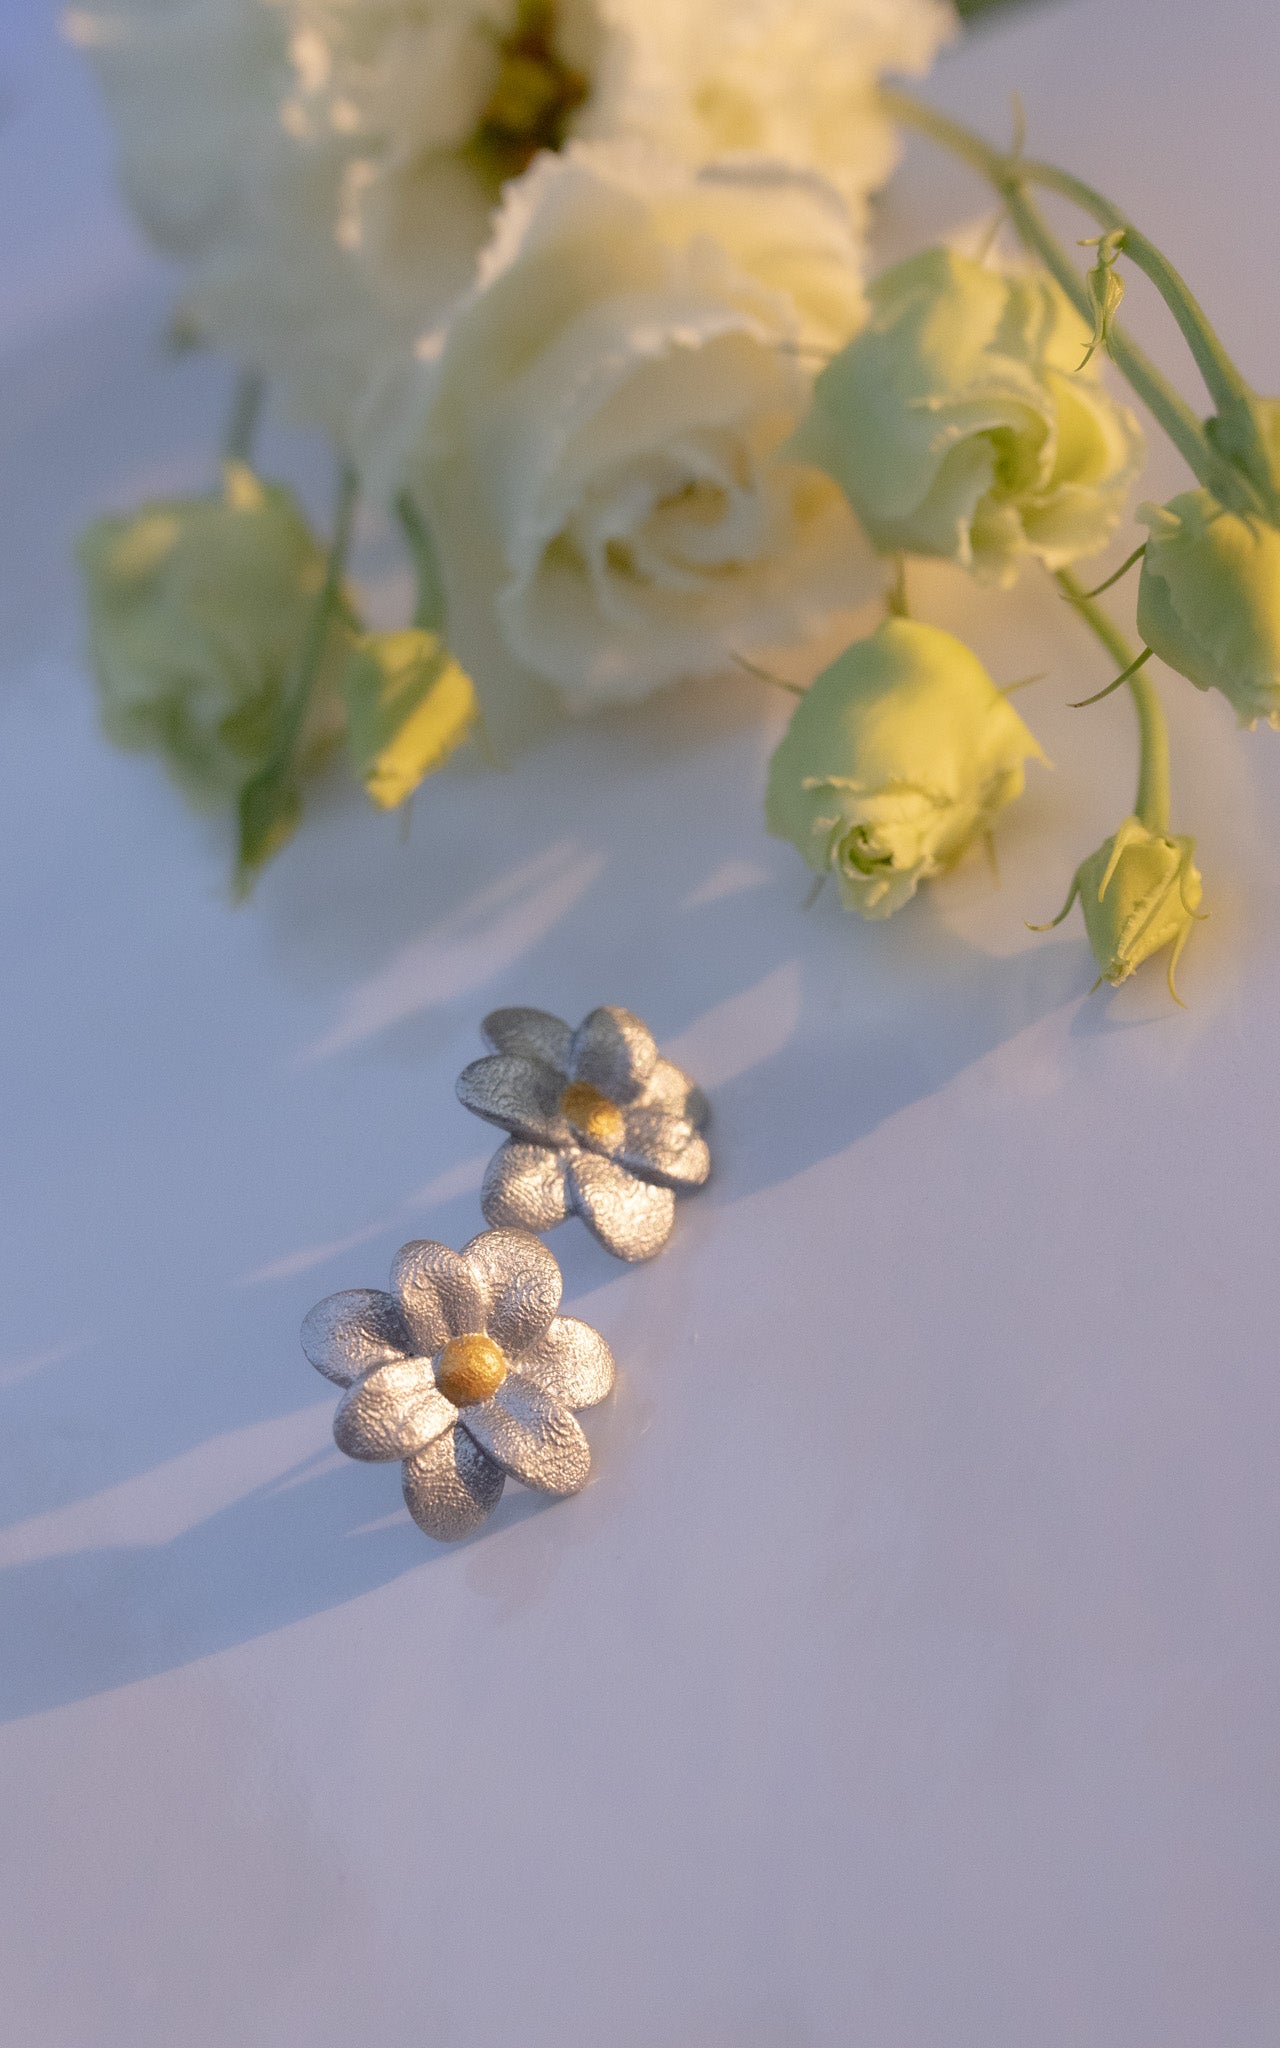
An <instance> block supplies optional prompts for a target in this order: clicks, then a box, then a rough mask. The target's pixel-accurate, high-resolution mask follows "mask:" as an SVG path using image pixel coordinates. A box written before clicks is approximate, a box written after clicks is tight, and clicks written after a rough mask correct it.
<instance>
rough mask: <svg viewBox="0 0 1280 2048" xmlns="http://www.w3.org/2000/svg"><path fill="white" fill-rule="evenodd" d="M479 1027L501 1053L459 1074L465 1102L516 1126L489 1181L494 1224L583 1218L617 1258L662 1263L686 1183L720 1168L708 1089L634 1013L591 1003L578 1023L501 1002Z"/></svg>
mask: <svg viewBox="0 0 1280 2048" xmlns="http://www.w3.org/2000/svg"><path fill="white" fill-rule="evenodd" d="M480 1029H481V1032H482V1034H483V1036H484V1037H485V1038H486V1039H487V1040H488V1043H489V1044H490V1045H491V1046H492V1047H493V1052H492V1053H491V1054H490V1055H488V1056H487V1057H486V1058H484V1059H479V1060H473V1061H472V1063H471V1065H470V1066H469V1067H467V1068H465V1069H464V1070H463V1072H462V1073H461V1074H460V1075H459V1077H458V1099H459V1101H460V1102H462V1103H464V1104H465V1105H466V1107H467V1108H468V1109H470V1110H473V1111H474V1112H475V1114H476V1115H477V1116H480V1117H484V1119H485V1120H486V1122H488V1123H491V1124H498V1125H499V1126H500V1127H501V1128H502V1129H503V1130H504V1131H509V1132H510V1134H511V1135H510V1137H509V1138H508V1140H507V1143H506V1144H505V1145H503V1146H502V1148H501V1150H500V1151H498V1152H496V1153H495V1154H494V1157H493V1159H492V1160H491V1161H490V1164H489V1169H488V1171H487V1173H486V1174H485V1177H484V1186H483V1188H482V1190H481V1194H480V1206H481V1208H482V1209H483V1211H484V1214H485V1218H486V1220H487V1221H488V1222H489V1223H492V1224H495V1225H499V1226H501V1225H511V1226H515V1227H517V1228H519V1229H521V1230H552V1229H554V1228H555V1226H556V1224H558V1223H563V1222H564V1220H565V1218H566V1217H567V1216H573V1215H576V1216H581V1218H582V1220H583V1222H584V1223H585V1224H586V1225H587V1227H588V1228H589V1229H590V1230H591V1231H593V1232H594V1234H595V1236H596V1237H597V1238H598V1239H599V1240H600V1243H601V1244H602V1245H603V1246H604V1247H605V1249H606V1251H610V1252H612V1253H613V1254H614V1255H615V1257H617V1258H620V1259H651V1258H652V1257H653V1256H654V1254H655V1252H660V1251H661V1250H662V1247H663V1245H664V1244H665V1243H666V1241H667V1239H668V1237H669V1236H670V1235H671V1225H672V1223H673V1221H674V1219H675V1196H676V1191H677V1190H681V1191H684V1190H689V1189H693V1188H699V1187H701V1186H702V1184H703V1182H704V1181H705V1180H706V1178H707V1176H708V1174H709V1173H710V1171H711V1155H710V1153H709V1152H708V1150H707V1142H706V1139H705V1138H704V1137H703V1135H702V1132H703V1128H704V1126H705V1125H706V1123H707V1120H708V1118H709V1116H710V1114H711V1112H710V1107H709V1105H708V1103H707V1099H706V1097H705V1095H704V1094H703V1093H702V1090H701V1089H700V1088H698V1087H697V1086H695V1084H694V1083H693V1082H692V1081H691V1080H690V1079H689V1077H688V1075H687V1074H682V1073H681V1071H680V1069H679V1067H675V1066H672V1064H671V1062H670V1060H664V1059H662V1058H661V1057H660V1055H659V1053H658V1048H657V1046H656V1044H655V1043H654V1039H653V1034H652V1032H651V1031H650V1030H649V1028H648V1026H647V1025H645V1024H643V1023H642V1022H641V1021H640V1019H639V1017H635V1016H633V1015H632V1013H631V1011H630V1010H619V1009H614V1008H611V1007H606V1008H604V1009H599V1010H592V1012H591V1014H590V1016H589V1017H585V1018H584V1019H583V1021H582V1023H581V1024H579V1026H578V1028H577V1030H576V1031H573V1030H571V1029H570V1027H569V1026H568V1025H567V1024H565V1023H563V1022H562V1021H561V1019H560V1018H559V1017H552V1016H551V1015H549V1014H548V1012H547V1011H546V1010H525V1009H512V1010H494V1011H492V1012H491V1013H490V1015H489V1016H487V1017H486V1018H485V1020H484V1022H483V1024H482V1025H481V1027H480Z"/></svg>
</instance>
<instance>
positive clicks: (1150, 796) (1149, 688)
mask: <svg viewBox="0 0 1280 2048" xmlns="http://www.w3.org/2000/svg"><path fill="white" fill-rule="evenodd" d="M1053 580H1054V582H1055V583H1056V584H1057V586H1058V588H1059V590H1060V591H1061V592H1062V595H1063V596H1064V597H1065V598H1066V600H1067V603H1068V604H1069V605H1071V607H1072V609H1073V610H1074V611H1076V612H1077V613H1078V614H1079V616H1080V617H1081V618H1082V619H1083V620H1084V623H1085V625H1086V626H1088V628H1089V630H1090V632H1091V633H1092V634H1093V635H1094V637H1095V639H1097V640H1099V641H1101V643H1102V645H1103V646H1104V647H1105V648H1106V650H1107V653H1108V654H1109V655H1110V656H1111V658H1112V660H1113V661H1117V662H1118V663H1119V664H1120V667H1121V668H1122V669H1126V670H1129V671H1130V673H1129V674H1127V675H1126V677H1125V681H1126V682H1127V683H1128V685H1129V694H1130V696H1131V697H1132V698H1133V708H1134V710H1135V711H1136V712H1137V714H1138V794H1137V797H1136V798H1135V800H1134V806H1133V808H1134V811H1135V813H1136V815H1137V817H1138V819H1139V821H1140V823H1142V824H1143V825H1145V826H1146V828H1147V830H1148V832H1162V833H1165V832H1168V830H1169V729H1168V727H1167V725H1166V724H1165V717H1164V706H1163V705H1162V704H1161V702H1160V692H1159V691H1158V690H1157V688H1156V686H1155V684H1154V683H1153V682H1152V680H1151V678H1150V676H1148V675H1145V674H1144V673H1143V671H1142V669H1141V668H1139V667H1137V666H1135V664H1136V663H1137V662H1139V661H1140V660H1141V658H1142V657H1141V655H1140V653H1139V652H1138V650H1137V649H1135V648H1134V647H1132V646H1131V645H1130V643H1129V640H1128V639H1127V638H1126V636H1125V634H1123V633H1122V632H1121V631H1120V628H1119V626H1117V624H1116V622H1115V620H1114V619H1113V618H1112V617H1111V616H1110V614H1109V613H1108V612H1106V611H1105V610H1104V609H1103V607H1102V606H1101V605H1100V604H1099V603H1098V602H1097V600H1096V599H1095V598H1092V597H1089V596H1088V595H1087V594H1086V592H1085V591H1084V589H1083V587H1082V586H1081V584H1080V582H1079V579H1078V578H1077V577H1075V576H1073V575H1072V573H1071V571H1070V569H1059V570H1058V571H1057V572H1056V574H1055V576H1054V579H1053Z"/></svg>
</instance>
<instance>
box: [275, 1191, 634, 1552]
mask: <svg viewBox="0 0 1280 2048" xmlns="http://www.w3.org/2000/svg"><path fill="white" fill-rule="evenodd" d="M560 1285H561V1282H560V1268H559V1266H558V1265H557V1264H556V1261H555V1259H554V1258H553V1257H552V1255H551V1253H550V1252H549V1251H548V1250H547V1248H546V1246H545V1245H544V1244H540V1243H539V1241H538V1239H537V1238H536V1237H530V1236H529V1235H528V1234H527V1233H526V1232H525V1231H520V1230H486V1231H483V1232H482V1233H481V1235H480V1236H479V1237H473V1238H472V1240H471V1242H470V1244H468V1245H466V1246H464V1248H463V1250H462V1251H461V1252H454V1251H450V1249H449V1247H448V1246H447V1245H443V1244H432V1243H427V1242H421V1243H417V1244H407V1245H405V1246H404V1247H403V1248H402V1249H401V1250H400V1251H399V1252H398V1253H397V1254H396V1260H395V1265H394V1266H393V1268H392V1273H391V1292H390V1293H382V1292H381V1291H379V1290H378V1289H376V1288H371V1287H354V1288H348V1289H347V1290H346V1292H345V1293H342V1294H331V1295H330V1296H329V1298H328V1300H327V1301H322V1302H320V1303H318V1305H317V1306H316V1307H315V1308H313V1309H312V1311H311V1313H310V1315H308V1317H307V1319H306V1321H305V1322H304V1323H303V1326H302V1348H303V1350H304V1351H305V1352H306V1354H307V1357H308V1358H309V1359H310V1360H311V1363H312V1365H314V1366H315V1367H316V1369H317V1371H319V1372H322V1373H323V1374H324V1376H325V1378H326V1379H330V1380H333V1381H334V1382H335V1383H336V1384H337V1385H338V1386H340V1387H345V1388H346V1392H345V1394H344V1395H343V1397H342V1400H341V1401H340V1402H339V1404H338V1411H337V1414H336V1415H335V1416H334V1422H333V1434H334V1439H335V1441H336V1443H337V1445H338V1449H339V1450H341V1451H345V1452H346V1453H347V1456H348V1457H351V1458H368V1459H386V1460H390V1459H393V1458H399V1459H401V1460H402V1461H403V1472H402V1480H403V1485H404V1497H405V1503H406V1505H407V1507H408V1509H409V1513H410V1514H411V1515H412V1516H413V1519H414V1521H415V1522H416V1523H417V1524H418V1526H419V1528H420V1529H424V1530H425V1531H426V1533H427V1535H428V1536H434V1537H436V1538H437V1539H438V1540H439V1541H440V1542H442V1543H454V1542H457V1541H458V1539H459V1538H460V1537H463V1536H469V1535H471V1533H472V1532H473V1530H475V1529H478V1528H479V1527H480V1524H481V1523H482V1522H483V1521H484V1520H485V1518H486V1517H487V1516H488V1515H489V1514H490V1513H491V1512H492V1510H493V1509H494V1508H495V1507H496V1506H497V1504H498V1499H499V1496H500V1495H501V1493H502V1489H503V1485H504V1484H505V1482H506V1479H507V1478H508V1476H510V1477H511V1478H513V1479H519V1480H521V1481H522V1482H523V1484H524V1485H525V1486H531V1487H534V1488H536V1489H537V1490H538V1491H540V1492H542V1493H550V1494H569V1493H577V1492H578V1491H579V1490H580V1488H582V1487H583V1486H585V1485H586V1483H587V1478H588V1475H589V1473H590V1471H591V1451H590V1449H589V1447H588V1444H587V1440H586V1437H585V1436H584V1435H583V1433H582V1430H581V1428H580V1427H579V1425H578V1423H577V1421H576V1420H575V1418H574V1415H573V1410H574V1409H575V1408H591V1407H594V1405H595V1403H596V1402H597V1401H603V1400H604V1398H605V1395H606V1394H607V1393H608V1392H609V1389H610V1388H611V1387H612V1385H613V1354H612V1353H611V1351H610V1349H609V1346H608V1345H607V1344H606V1343H605V1341H604V1338H603V1337H602V1336H601V1335H600V1334H599V1332H598V1331H596V1330H593V1329H591V1327H590V1326H589V1325H588V1324H587V1323H581V1322H578V1321H577V1320H576V1318H575V1317H573V1316H562V1315H560V1314H558V1313H557V1311H558V1309H559V1307H560Z"/></svg>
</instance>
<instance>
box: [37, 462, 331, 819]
mask: <svg viewBox="0 0 1280 2048" xmlns="http://www.w3.org/2000/svg"><path fill="white" fill-rule="evenodd" d="M78 555H79V561H80V567H81V570H82V573H83V576H84V581H85V588H86V594H87V599H88V611H89V650H90V658H91V660H92V664H93V669H94V674H95V677H96V679H97V684H98V691H99V699H100V703H101V708H102V719H103V724H104V726H105V728H106V731H107V733H108V735H109V737H110V738H111V739H113V740H115V741H116V742H117V744H118V745H120V746H123V747H131V748H141V749H149V750H152V751H154V752H156V753H158V754H160V755H161V757H162V758H163V760H164V762H165V765H166V766H167V767H168V769H169V770H170V772H171V773H172V775H173V776H174V778H175V780H176V781H177V782H178V783H179V784H180V785H181V787H182V788H183V789H184V790H185V791H186V793H187V794H188V796H190V797H191V798H192V799H193V800H194V801H195V802H196V803H199V804H202V805H207V806H216V805H222V804H227V803H230V802H234V801H235V799H236V798H237V797H238V796H239V794H240V792H241V790H242V789H243V788H244V787H245V785H246V783H247V782H248V781H249V780H250V779H251V778H252V777H253V775H254V774H255V772H256V771H257V770H258V769H259V768H261V767H262V766H263V764H264V763H265V762H266V761H267V760H268V759H269V758H270V757H271V754H272V751H273V747H274V744H275V740H276V735H277V732H278V728H279V722H280V714H281V710H282V707H283V704H284V700H285V698H286V696H287V693H288V689H289V684H290V681H291V679H292V677H293V674H294V672H295V670H296V668H297V665H298V660H299V655H300V651H301V648H302V645H303V643H304V642H305V640H306V637H307V628H308V624H309V622H310V620H311V617H312V613H313V608H314V606H315V602H316V598H317V596H318V594H319V591H320V589H321V586H322V585H323V583H324V579H325V568H326V557H325V552H324V550H323V548H322V547H321V546H320V545H319V543H318V542H317V541H316V539H315V537H314V535H313V534H312V532H311V530H310V528H309V527H308V525H307V523H306V520H305V519H304V518H303V516H302V513H301V511H300V509H299V507H298V505H297V503H296V501H295V499H294V498H293V496H292V494H291V493H290V492H289V491H287V490H284V489H282V488H281V487H280V486H279V485H276V484H263V483H261V482H260V481H259V480H258V478H257V477H256V476H255V475H254V474H253V472H252V471H251V470H249V469H247V468H246V467H245V466H244V464H243V463H239V462H229V463H227V465H226V467H225V471H224V476H223V488H222V491H221V494H220V495H218V496H211V497H207V498H171V499H161V500H158V501H156V502H155V503H153V504H150V505H144V506H143V507H142V508H141V510H140V511H138V512H134V513H128V514H125V515H123V516H114V515H113V516H111V517H108V518H105V519H99V520H96V521H95V522H94V524H93V525H92V526H90V527H89V528H88V530H87V532H85V533H84V534H83V535H82V537H81V540H80V544H79V548H78ZM339 611H340V617H339V619H338V621H337V623H336V626H335V630H334V631H333V632H332V633H331V635H330V646H329V649H328V650H327V653H326V657H325V660H324V663H323V665H322V669H321V674H320V678H319V681H318V684H317V687H316V689H315V690H314V692H313V693H312V698H311V709H310V712H309V714H308V725H307V728H306V732H305V734H304V740H303V749H302V754H303V758H304V760H305V758H306V757H308V756H313V755H314V754H315V753H316V752H317V751H318V750H320V749H321V748H322V747H323V746H324V745H326V744H327V743H328V742H329V741H330V740H331V739H332V738H333V737H334V736H335V734H336V733H337V731H338V730H340V726H341V710H340V705H339V700H338V696H337V689H336V682H337V674H338V670H339V667H340V657H341V654H342V651H343V648H344V646H345V641H346V637H347V631H346V617H345V609H344V608H342V607H340V608H339Z"/></svg>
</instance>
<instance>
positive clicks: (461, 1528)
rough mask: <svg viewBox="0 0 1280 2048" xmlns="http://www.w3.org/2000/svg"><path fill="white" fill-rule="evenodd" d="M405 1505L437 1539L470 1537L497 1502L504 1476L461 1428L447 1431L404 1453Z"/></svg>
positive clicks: (503, 1483) (455, 1540) (419, 1523)
mask: <svg viewBox="0 0 1280 2048" xmlns="http://www.w3.org/2000/svg"><path fill="white" fill-rule="evenodd" d="M401 1480H402V1484H403V1486H404V1504H405V1506H406V1507H407V1508H408V1510H409V1513H410V1514H411V1515H412V1516H413V1519H414V1521H415V1522H416V1523H417V1525H418V1527H419V1528H420V1529H424V1530H425V1531H426V1533H427V1535H428V1536H434V1537H435V1539H436V1542H437V1543H457V1542H459V1541H460V1540H461V1538H462V1537H464V1536H470V1535H471V1534H472V1533H473V1532H474V1531H475V1530H476V1529H478V1528H479V1527H480V1524H481V1523H482V1522H483V1521H485V1520H486V1519H487V1518H488V1516H489V1515H491V1514H492V1513H493V1510H494V1509H495V1508H496V1507H497V1505H498V1502H499V1500H500V1499H501V1497H502V1489H503V1487H504V1486H505V1485H506V1480H507V1475H506V1473H505V1472H504V1471H503V1469H502V1467H501V1465H495V1464H494V1462H493V1459H492V1458H490V1457H489V1456H487V1454H486V1453H485V1452H484V1451H482V1450H481V1448H480V1446H479V1444H478V1443H476V1441H475V1440H474V1438H473V1437H469V1436H468V1435H467V1433H466V1431H465V1430H463V1429H449V1430H446V1431H445V1433H444V1435H443V1436H438V1437H437V1438H436V1440H435V1442H434V1443H430V1444H428V1445H427V1447H426V1449H425V1450H421V1451H415V1452H414V1454H413V1456H412V1457H411V1458H406V1459H405V1461H404V1468H403V1471H402V1474H401Z"/></svg>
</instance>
